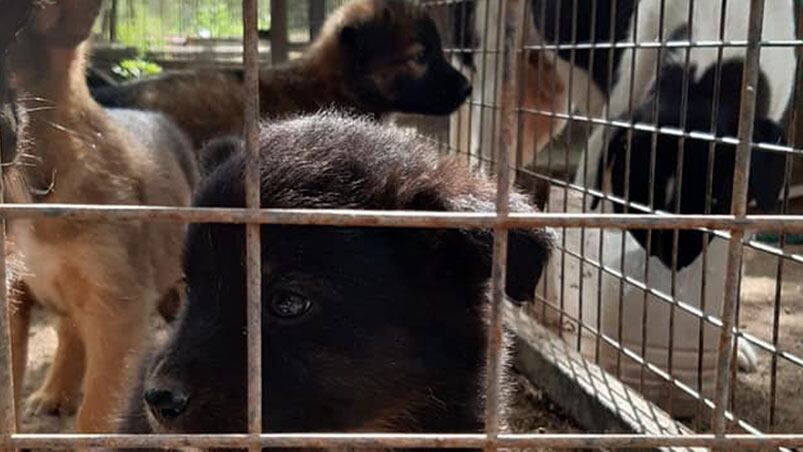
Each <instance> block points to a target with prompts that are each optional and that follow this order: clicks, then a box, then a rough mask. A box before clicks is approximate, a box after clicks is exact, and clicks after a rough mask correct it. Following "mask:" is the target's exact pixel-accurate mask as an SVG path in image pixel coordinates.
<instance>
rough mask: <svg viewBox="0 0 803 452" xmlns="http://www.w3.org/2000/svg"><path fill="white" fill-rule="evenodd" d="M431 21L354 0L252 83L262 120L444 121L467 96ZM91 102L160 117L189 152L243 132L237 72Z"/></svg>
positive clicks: (407, 8) (385, 1) (156, 83)
mask: <svg viewBox="0 0 803 452" xmlns="http://www.w3.org/2000/svg"><path fill="white" fill-rule="evenodd" d="M441 45H442V44H441V39H440V36H439V34H438V31H437V29H436V27H435V24H434V22H433V21H432V19H431V18H430V17H429V16H428V15H427V13H426V12H425V11H424V10H423V9H422V8H421V7H419V6H417V5H414V4H413V3H412V2H407V1H402V0H354V1H352V2H350V3H348V4H346V5H345V6H343V7H341V8H340V9H339V10H337V11H335V12H334V13H333V14H332V16H331V17H329V19H328V20H327V22H326V24H325V25H324V27H323V30H322V32H321V34H320V35H319V37H318V38H317V39H316V40H315V42H314V43H313V44H312V45H311V46H310V48H309V49H308V50H307V51H306V52H305V53H304V55H303V56H302V57H301V58H299V59H297V60H293V61H290V62H288V63H286V64H284V65H281V66H279V67H275V68H267V69H264V70H263V71H262V72H261V74H260V93H259V94H260V108H261V112H262V115H263V116H265V117H269V118H277V117H282V116H286V115H288V114H298V113H313V112H316V111H318V110H320V109H322V108H328V107H337V108H340V109H345V110H350V111H352V112H355V113H360V114H370V115H373V116H376V117H380V116H382V115H385V114H387V113H391V112H403V113H422V114H434V115H444V114H449V113H452V112H453V111H454V110H455V109H457V107H459V106H460V105H461V104H462V103H463V102H464V101H465V99H466V98H467V96H468V95H469V94H470V92H471V85H470V84H469V82H468V80H467V79H466V78H465V77H464V76H463V75H462V74H460V72H458V71H457V70H456V69H454V68H453V67H452V66H451V65H450V64H449V63H448V61H446V59H445V57H444V55H443V52H442V50H441ZM94 96H95V98H96V99H97V100H98V101H99V102H100V103H101V104H103V105H106V106H109V107H124V108H137V109H144V110H156V111H162V112H165V113H167V114H168V115H169V116H171V117H172V118H173V119H175V120H176V122H177V123H178V124H179V125H180V126H181V127H182V128H184V130H186V131H187V132H188V133H189V135H190V136H191V137H192V139H193V142H194V143H195V145H199V144H202V143H204V142H206V141H207V140H209V139H211V138H214V137H219V136H224V135H230V134H235V135H236V134H240V133H241V132H242V128H243V109H244V106H243V105H244V104H243V102H244V100H243V99H244V96H245V90H244V87H243V78H242V71H239V72H237V71H229V72H225V71H212V70H205V71H204V70H199V71H187V72H176V73H170V74H165V75H162V76H159V77H155V78H153V79H149V80H144V81H139V82H133V83H130V84H126V85H121V86H119V87H107V88H102V89H99V90H97V91H95V92H94Z"/></svg>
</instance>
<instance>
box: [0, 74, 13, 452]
mask: <svg viewBox="0 0 803 452" xmlns="http://www.w3.org/2000/svg"><path fill="white" fill-rule="evenodd" d="M0 64H3V62H0ZM6 89H8V87H7V86H6V83H5V80H0V99H6V98H7V97H6V92H5V90H6ZM0 133H2V130H0ZM4 141H5V142H8V141H6V140H2V139H0V156H6V155H9V154H11V152H12V150H11V149H3V148H2V143H3V142H4ZM4 166H5V165H0V203H4V202H5V186H4V174H3V172H4ZM6 280H7V278H6V220H5V218H0V440H2V441H0V443H2V442H3V441H5V439H6V438H5V437H6V436H7V435H11V434H12V433H14V432H15V430H16V423H17V422H16V416H15V415H16V413H15V406H14V392H15V390H16V389H15V388H14V376H13V375H14V374H13V370H12V368H11V328H10V323H11V322H10V314H11V304H10V303H9V300H8V288H7V287H6ZM1 449H2V447H0V450H1Z"/></svg>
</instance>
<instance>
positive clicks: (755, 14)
mask: <svg viewBox="0 0 803 452" xmlns="http://www.w3.org/2000/svg"><path fill="white" fill-rule="evenodd" d="M763 19H764V0H751V1H750V22H749V28H748V31H747V51H746V54H745V64H744V74H743V79H742V99H741V110H740V112H739V145H738V146H737V148H736V165H735V167H734V172H733V198H732V202H731V213H732V214H733V215H734V216H736V217H740V218H743V217H744V216H745V215H746V213H747V183H748V181H749V176H750V147H751V143H752V138H753V127H754V120H755V113H756V90H757V89H758V71H759V63H760V61H759V58H760V56H761V45H760V41H761V33H762V31H763V24H764V23H763V22H764V21H763ZM743 238H744V229H743V228H735V229H733V231H732V232H731V239H730V243H729V244H728V264H727V268H726V274H725V299H724V305H723V307H722V331H721V334H720V337H719V356H718V362H717V385H716V394H715V396H714V400H715V402H716V407H715V408H714V417H713V419H712V422H711V423H712V425H713V427H714V433H715V434H717V435H718V436H722V435H724V434H725V429H726V426H727V421H726V419H725V411H726V408H727V404H728V395H729V389H730V383H731V382H730V368H731V365H732V356H733V355H732V352H733V347H734V345H735V344H734V340H733V339H734V334H733V327H734V322H735V314H736V305H737V303H738V294H739V287H738V286H739V273H740V270H741V262H742V251H743V249H742V239H743Z"/></svg>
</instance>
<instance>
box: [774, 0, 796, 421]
mask: <svg viewBox="0 0 803 452" xmlns="http://www.w3.org/2000/svg"><path fill="white" fill-rule="evenodd" d="M795 9H796V11H795V12H796V13H797V22H798V30H799V31H798V33H800V32H801V31H803V4H801V3H800V2H798V4H797V7H796V8H795ZM801 50H803V48H801V47H797V48H796V49H795V53H796V54H797V59H798V61H797V67H796V68H795V78H794V80H795V89H794V91H793V97H792V105H791V106H790V108H789V111H790V112H791V113H790V118H789V124H788V126H787V133H786V136H787V137H788V141H787V143H789V144H791V145H792V146H794V144H795V143H796V142H797V140H798V130H797V127H796V125H797V123H798V121H799V117H800V116H799V115H800V112H799V109H800V106H801V95H803V89H801V88H802V87H801V85H802V84H801V74H803V58H801V56H803V55H801V53H802V52H801ZM793 166H794V158H793V157H792V156H790V155H787V156H786V165H785V169H784V183H783V198H782V199H783V202H782V204H781V215H788V214H789V210H790V206H789V202H790V199H789V196H790V193H789V190H790V185H791V180H792V168H793ZM778 233H779V237H780V239H779V243H778V248H780V249H781V251H782V252H781V255H780V256H778V265H777V268H776V272H775V295H774V298H773V306H772V345H773V346H774V347H776V348H777V347H778V344H779V341H780V327H781V303H782V299H783V296H782V295H783V283H784V268H785V265H786V259H784V256H783V254H786V236H787V234H785V233H784V232H783V231H778ZM777 396H778V352H777V350H776V351H774V352H773V353H772V357H771V361H770V395H769V407H768V409H769V413H768V414H767V431H768V432H770V433H772V432H774V431H775V430H776V423H777V418H776V406H777V403H778V397H777Z"/></svg>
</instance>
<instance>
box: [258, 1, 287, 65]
mask: <svg viewBox="0 0 803 452" xmlns="http://www.w3.org/2000/svg"><path fill="white" fill-rule="evenodd" d="M255 20H256V19H255ZM287 44H288V40H287V1H286V0H270V58H271V62H272V63H273V64H278V63H283V62H285V61H287V58H288V54H289V51H288V45H287Z"/></svg>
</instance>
